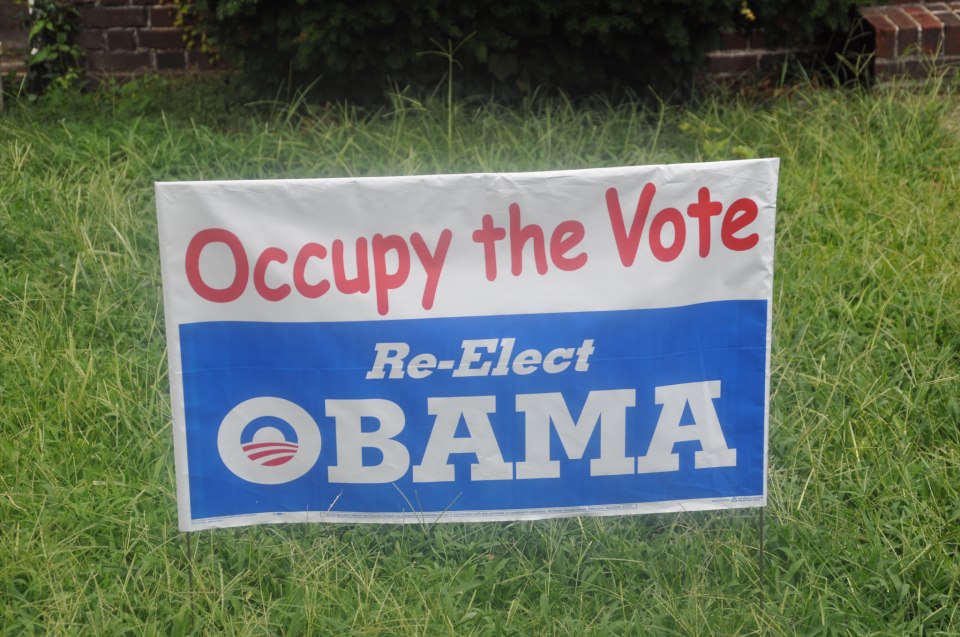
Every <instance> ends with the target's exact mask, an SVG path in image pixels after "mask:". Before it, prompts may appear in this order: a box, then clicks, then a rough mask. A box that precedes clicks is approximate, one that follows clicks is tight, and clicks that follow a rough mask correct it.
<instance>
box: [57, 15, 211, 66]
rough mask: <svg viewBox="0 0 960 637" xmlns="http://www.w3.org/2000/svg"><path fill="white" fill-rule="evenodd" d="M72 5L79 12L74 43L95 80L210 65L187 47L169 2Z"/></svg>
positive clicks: (203, 54) (201, 54) (199, 53)
mask: <svg viewBox="0 0 960 637" xmlns="http://www.w3.org/2000/svg"><path fill="white" fill-rule="evenodd" d="M73 4H74V6H76V8H77V11H78V12H79V13H80V30H79V31H78V33H77V37H76V43H77V44H78V45H79V46H81V47H82V48H83V49H85V50H86V65H87V70H88V71H89V72H90V73H91V74H93V75H95V76H97V75H99V76H103V75H142V74H144V73H150V72H160V73H163V72H183V71H185V70H188V69H189V70H209V69H212V68H213V66H214V65H213V64H211V60H210V57H209V56H208V55H207V54H205V53H202V52H200V51H197V50H195V49H190V48H188V47H187V45H186V44H185V42H184V38H183V28H182V27H180V26H177V24H176V8H175V7H174V6H173V5H172V3H171V2H170V1H169V0H167V1H164V0H74V2H73Z"/></svg>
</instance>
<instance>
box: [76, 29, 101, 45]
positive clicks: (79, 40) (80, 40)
mask: <svg viewBox="0 0 960 637" xmlns="http://www.w3.org/2000/svg"><path fill="white" fill-rule="evenodd" d="M73 42H74V44H76V45H77V46H79V47H80V48H81V49H102V48H103V47H104V45H105V44H106V39H105V38H104V31H103V29H80V30H79V31H77V35H76V36H75V37H74V39H73Z"/></svg>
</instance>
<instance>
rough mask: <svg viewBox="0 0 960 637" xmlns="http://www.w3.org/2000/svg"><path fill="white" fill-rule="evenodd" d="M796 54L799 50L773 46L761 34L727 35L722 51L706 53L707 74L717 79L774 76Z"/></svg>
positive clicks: (722, 41)
mask: <svg viewBox="0 0 960 637" xmlns="http://www.w3.org/2000/svg"><path fill="white" fill-rule="evenodd" d="M796 53H797V50H796V48H791V47H777V46H771V44H770V43H769V42H767V39H766V37H765V36H764V35H763V34H762V33H753V34H744V33H724V34H723V35H722V36H721V41H720V48H719V49H717V50H716V51H711V52H709V53H707V69H706V70H707V73H709V74H710V75H713V76H716V77H737V76H740V75H750V74H754V75H755V74H757V73H772V72H775V71H777V70H778V69H780V68H782V67H783V64H784V62H786V60H787V57H788V56H790V55H794V54H796Z"/></svg>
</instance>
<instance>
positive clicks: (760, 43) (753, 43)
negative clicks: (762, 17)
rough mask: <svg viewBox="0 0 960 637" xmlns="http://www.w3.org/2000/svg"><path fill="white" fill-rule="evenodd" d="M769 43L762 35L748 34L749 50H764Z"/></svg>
mask: <svg viewBox="0 0 960 637" xmlns="http://www.w3.org/2000/svg"><path fill="white" fill-rule="evenodd" d="M769 45H770V43H769V42H768V41H767V36H766V35H765V34H763V33H751V34H750V48H751V49H766V48H769Z"/></svg>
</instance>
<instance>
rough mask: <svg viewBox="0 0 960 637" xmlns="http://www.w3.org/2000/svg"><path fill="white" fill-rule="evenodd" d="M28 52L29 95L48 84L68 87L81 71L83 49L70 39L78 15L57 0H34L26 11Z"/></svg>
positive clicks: (74, 29)
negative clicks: (28, 40)
mask: <svg viewBox="0 0 960 637" xmlns="http://www.w3.org/2000/svg"><path fill="white" fill-rule="evenodd" d="M27 21H28V26H29V28H30V31H29V39H30V55H29V56H28V58H27V90H28V91H29V93H30V94H32V95H37V94H40V93H43V92H45V91H46V90H47V89H48V88H49V87H50V86H56V87H59V88H69V87H72V86H75V85H77V84H78V83H79V80H80V79H81V77H82V75H83V68H82V66H81V58H82V57H83V54H82V51H81V49H80V47H79V46H77V45H76V44H73V43H72V42H71V37H72V35H73V33H74V32H75V31H76V30H77V25H78V24H79V22H80V15H79V14H78V13H77V10H76V9H74V8H73V7H71V6H68V5H66V4H64V3H61V2H57V0H36V1H35V2H33V3H31V4H30V8H29V14H28V20H27Z"/></svg>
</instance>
